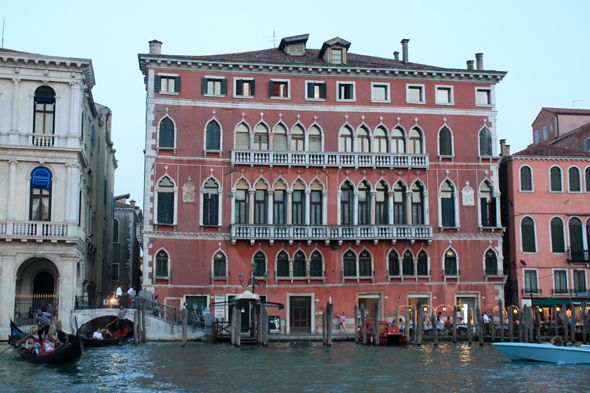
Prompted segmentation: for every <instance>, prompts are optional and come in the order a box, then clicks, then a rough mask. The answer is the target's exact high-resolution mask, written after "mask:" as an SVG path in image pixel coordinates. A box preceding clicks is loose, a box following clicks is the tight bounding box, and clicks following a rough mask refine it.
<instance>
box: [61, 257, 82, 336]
mask: <svg viewBox="0 0 590 393" xmlns="http://www.w3.org/2000/svg"><path fill="white" fill-rule="evenodd" d="M76 270H77V269H76V258H75V257H73V258H72V257H64V258H62V261H61V265H60V269H59V277H57V280H58V283H59V284H58V288H59V292H58V293H59V320H60V321H61V323H62V326H63V328H64V330H65V331H66V332H68V331H71V330H72V329H71V326H72V318H71V316H72V310H73V309H74V301H75V297H76Z"/></svg>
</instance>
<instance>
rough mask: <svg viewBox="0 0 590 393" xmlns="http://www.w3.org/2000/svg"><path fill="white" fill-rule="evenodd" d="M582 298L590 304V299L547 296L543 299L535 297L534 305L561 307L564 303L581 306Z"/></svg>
mask: <svg viewBox="0 0 590 393" xmlns="http://www.w3.org/2000/svg"><path fill="white" fill-rule="evenodd" d="M582 300H586V301H587V302H588V304H589V305H590V299H584V298H577V299H572V298H556V297H547V298H541V299H533V307H535V306H538V307H553V306H557V307H560V306H562V305H563V304H565V306H566V307H567V306H571V305H572V304H574V305H576V306H579V305H580V303H581V302H582Z"/></svg>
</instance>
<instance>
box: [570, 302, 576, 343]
mask: <svg viewBox="0 0 590 393" xmlns="http://www.w3.org/2000/svg"><path fill="white" fill-rule="evenodd" d="M571 307H572V318H571V321H572V323H571V325H570V326H571V327H572V335H571V338H572V339H571V341H572V342H573V343H574V344H575V343H576V306H574V304H573V303H572V305H571ZM568 322H569V319H568Z"/></svg>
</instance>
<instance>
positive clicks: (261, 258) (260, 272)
mask: <svg viewBox="0 0 590 393" xmlns="http://www.w3.org/2000/svg"><path fill="white" fill-rule="evenodd" d="M254 263H255V264H256V270H255V271H254V275H255V276H257V277H262V276H264V273H266V255H264V253H263V252H262V251H258V252H257V253H256V254H254Z"/></svg>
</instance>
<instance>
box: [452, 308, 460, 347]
mask: <svg viewBox="0 0 590 393" xmlns="http://www.w3.org/2000/svg"><path fill="white" fill-rule="evenodd" d="M457 310H459V307H458V306H455V307H453V342H454V343H456V342H457Z"/></svg>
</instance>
